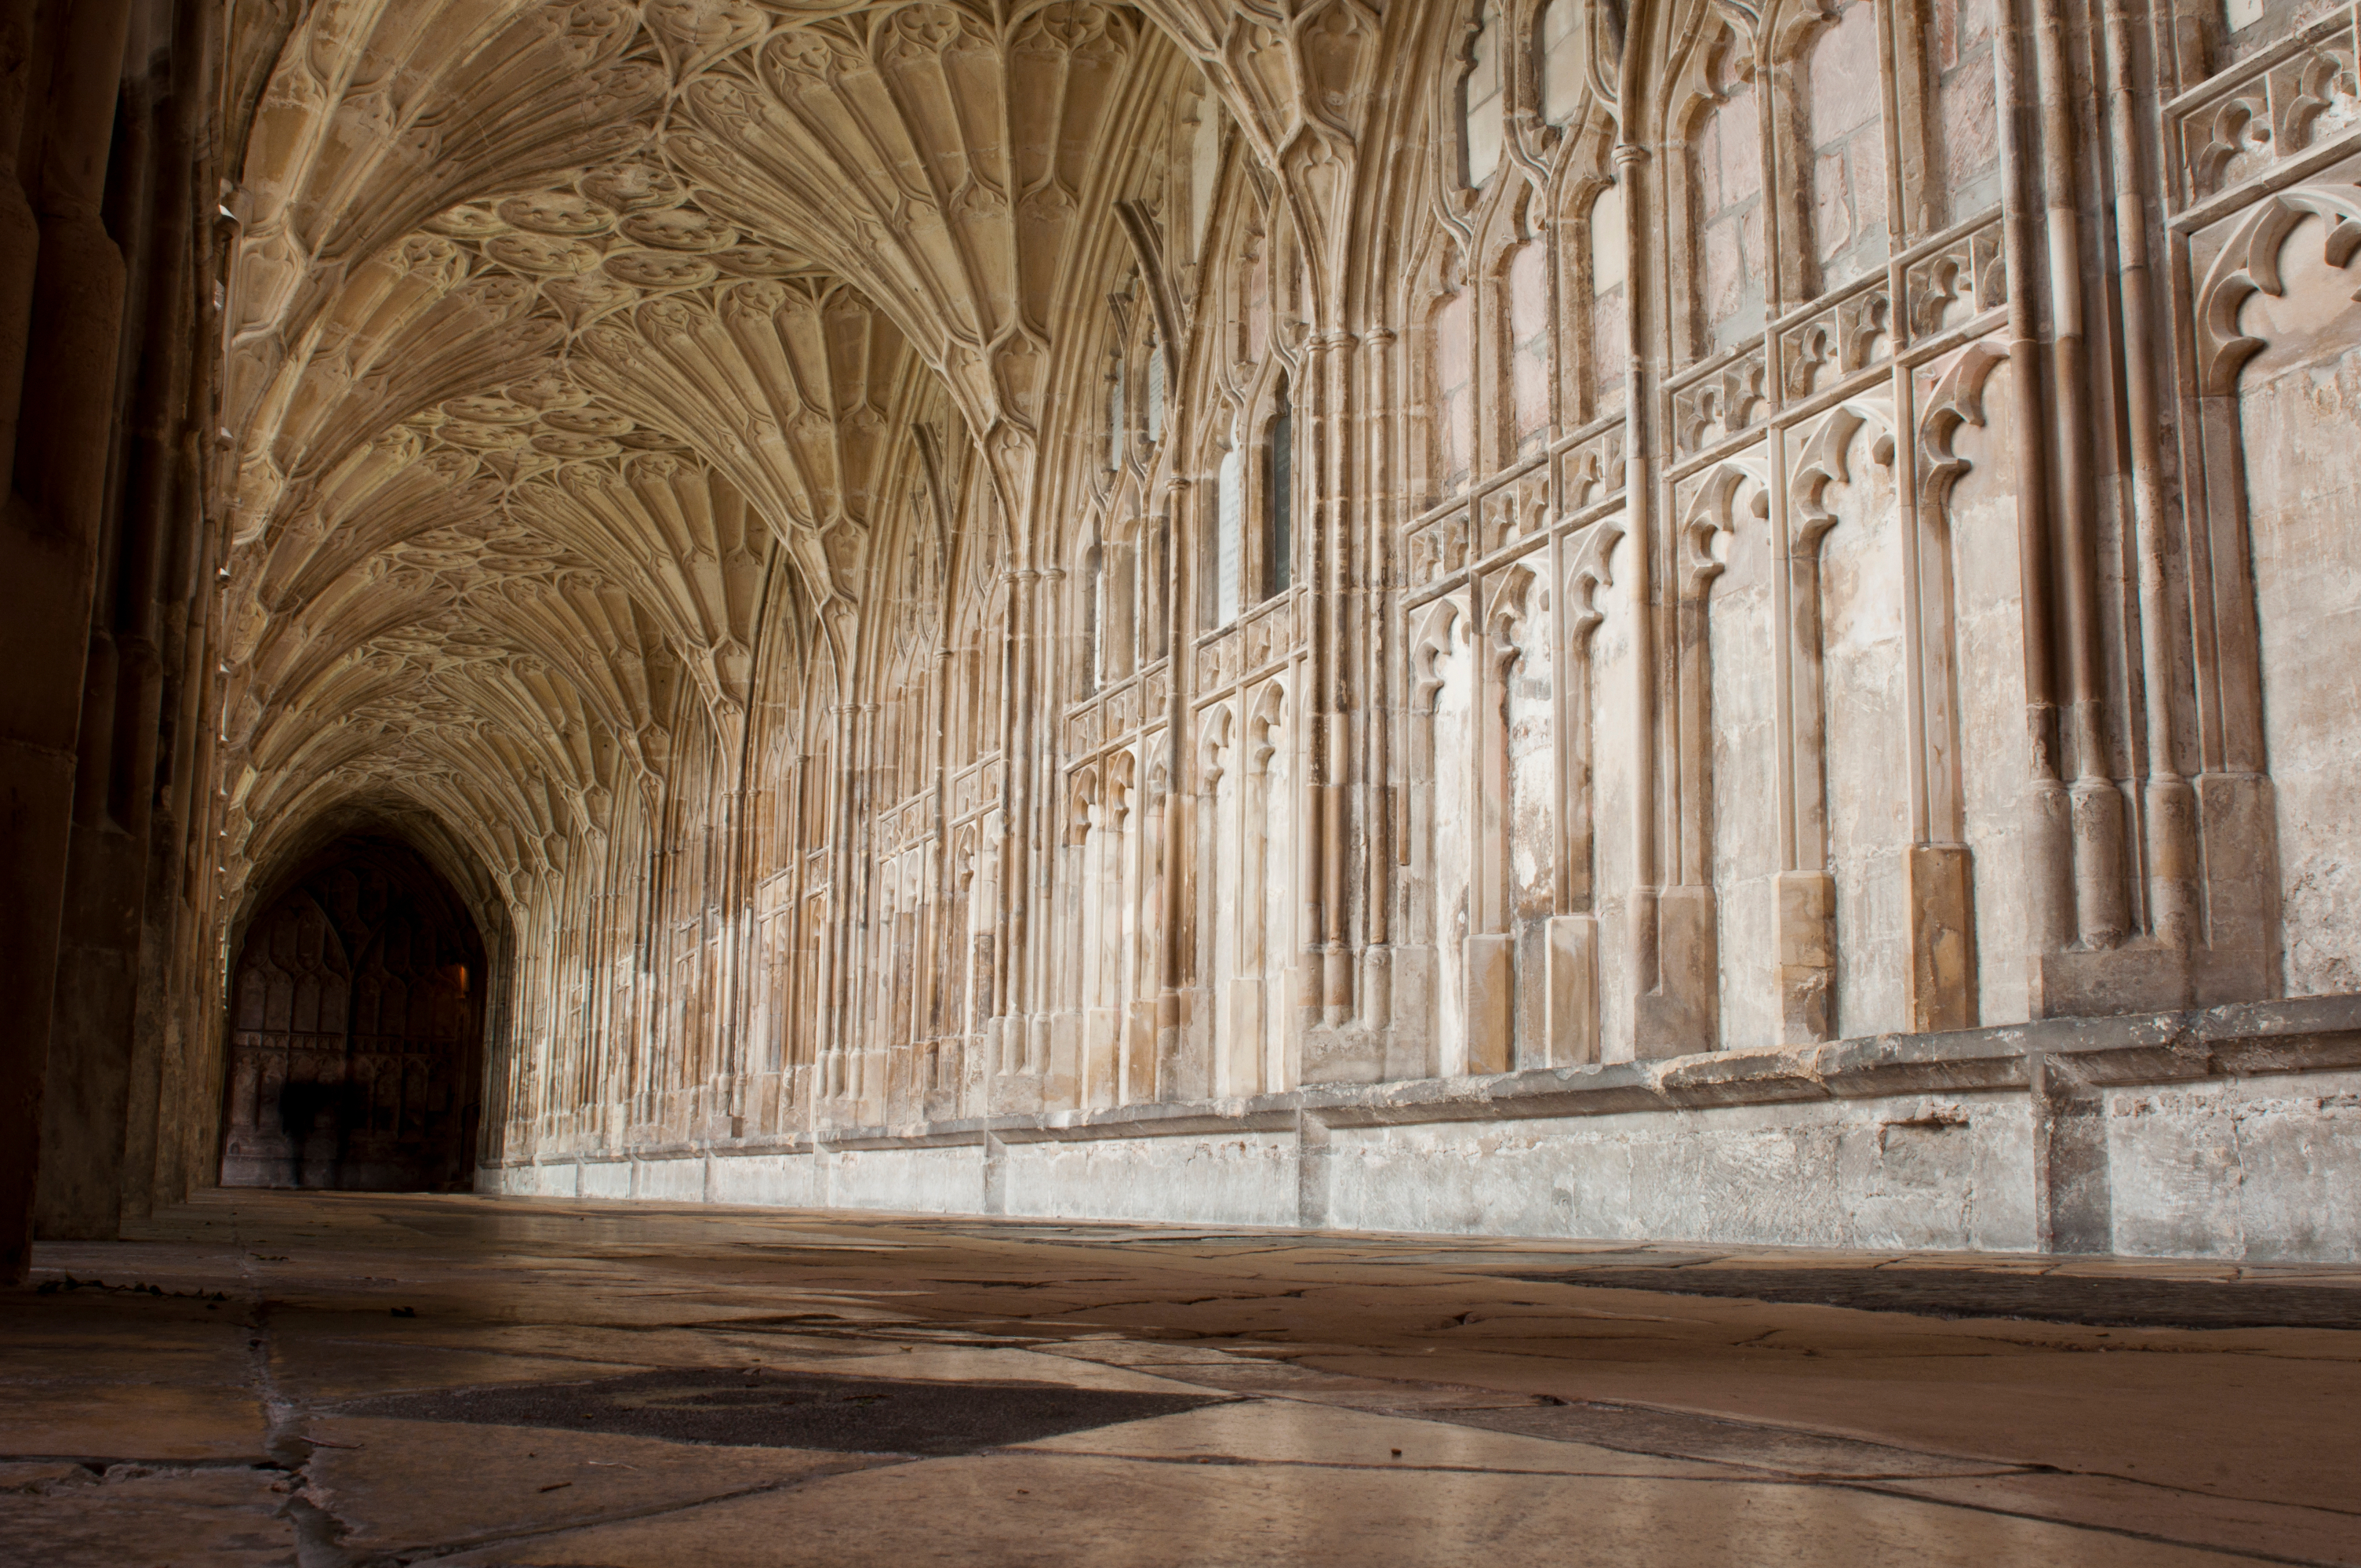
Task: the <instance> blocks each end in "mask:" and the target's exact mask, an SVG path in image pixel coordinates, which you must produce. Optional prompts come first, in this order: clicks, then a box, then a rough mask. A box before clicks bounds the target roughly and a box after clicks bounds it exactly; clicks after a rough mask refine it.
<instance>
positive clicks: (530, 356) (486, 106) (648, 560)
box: [224, 0, 1336, 875]
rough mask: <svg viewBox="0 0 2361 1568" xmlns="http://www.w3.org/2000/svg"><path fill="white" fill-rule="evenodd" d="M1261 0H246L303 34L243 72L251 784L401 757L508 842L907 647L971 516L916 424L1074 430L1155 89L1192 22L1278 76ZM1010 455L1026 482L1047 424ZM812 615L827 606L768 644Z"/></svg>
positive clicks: (377, 771) (352, 780)
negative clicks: (951, 1) (933, 493)
mask: <svg viewBox="0 0 2361 1568" xmlns="http://www.w3.org/2000/svg"><path fill="white" fill-rule="evenodd" d="M1330 3H1331V4H1335V3H1336V0H1330ZM1223 12H1224V8H1222V7H1213V9H1212V10H1209V11H1206V12H1204V13H1203V14H1202V15H1198V14H1194V13H1191V14H1188V15H1180V14H1176V15H1175V16H1169V17H1159V18H1158V19H1159V20H1160V21H1161V22H1162V23H1163V24H1164V27H1165V30H1162V31H1159V27H1156V26H1154V25H1149V24H1148V23H1144V22H1143V19H1142V13H1140V12H1137V11H1134V10H1130V9H1126V8H1120V7H1106V6H1101V5H1090V4H1076V3H1074V0H1052V3H1050V4H1046V5H990V4H983V5H932V4H923V3H922V4H884V5H879V4H871V3H830V0H808V3H807V0H761V3H759V4H757V3H751V0H319V3H315V4H313V5H310V6H308V7H307V8H303V9H302V14H301V15H300V16H295V17H293V18H292V19H290V18H289V17H287V16H283V15H280V14H279V13H278V12H276V11H273V10H272V8H270V7H269V6H254V5H247V6H242V7H241V15H240V18H239V21H238V25H237V28H236V31H235V33H234V37H236V38H239V39H240V40H241V41H247V40H256V41H261V42H264V43H266V44H269V43H276V44H277V45H278V52H277V56H276V59H275V60H273V61H271V62H270V63H269V66H268V69H267V70H265V69H263V67H262V66H261V65H259V64H258V62H257V61H254V60H245V59H241V60H238V61H237V62H236V64H235V65H234V68H233V70H232V71H231V72H230V79H229V82H228V91H229V93H231V94H232V101H231V102H230V103H229V104H227V105H225V112H226V113H228V114H229V115H232V116H233V117H234V116H235V115H236V114H237V113H238V112H239V98H238V95H240V94H258V96H257V98H256V101H255V106H254V110H253V115H252V120H251V126H250V133H249V135H248V137H247V150H246V157H245V159H244V163H243V166H242V167H243V173H242V180H241V183H240V185H239V187H238V189H237V191H236V192H235V193H234V194H233V195H232V196H231V197H230V198H229V201H228V204H229V206H230V209H231V211H232V212H233V213H234V214H236V217H237V219H238V220H239V223H240V225H241V226H240V229H239V232H238V235H237V237H236V263H235V269H234V271H233V275H232V278H231V286H230V293H231V302H230V305H229V309H228V349H229V366H228V369H227V372H226V379H225V399H224V406H225V413H224V419H225V423H226V424H227V425H228V426H229V427H230V428H232V429H235V430H237V431H238V432H239V433H240V440H241V451H240V454H239V458H238V461H237V462H236V465H234V466H232V468H231V469H230V470H229V472H230V473H231V474H232V475H233V476H234V477H233V478H232V479H231V481H230V482H231V483H233V484H234V485H235V495H234V496H233V497H230V498H227V499H228V500H229V501H230V504H231V508H232V510H234V512H235V514H236V518H237V520H238V526H237V528H236V534H235V543H234V548H233V553H232V556H231V560H230V565H229V592H228V595H227V602H226V605H225V613H226V628H225V631H226V636H225V652H226V653H227V655H228V657H227V660H226V663H225V674H226V675H227V679H228V688H229V689H228V693H227V698H228V700H227V701H226V702H225V716H226V717H225V726H224V737H225V740H226V741H227V742H228V744H229V745H230V747H231V748H232V762H231V765H230V767H229V768H228V769H227V771H226V775H225V776H228V777H233V778H236V777H243V778H245V779H247V780H248V781H254V780H256V779H258V778H259V777H260V776H261V775H262V774H266V773H267V774H269V775H271V777H270V779H269V782H268V783H267V784H251V783H250V784H249V785H248V786H247V787H249V788H252V789H254V790H255V791H256V792H257V793H255V794H254V795H252V796H251V797H250V798H249V799H247V801H246V806H245V808H246V811H247V817H249V819H251V817H252V816H253V814H254V813H255V812H257V811H258V810H262V809H265V807H266V806H267V807H268V809H269V810H272V811H282V810H289V809H302V810H309V811H316V810H321V809H326V808H327V806H328V805H329V804H330V803H333V802H334V801H335V800H336V799H338V798H341V797H340V796H339V795H338V794H337V792H338V791H339V790H343V791H346V792H350V791H364V792H367V791H375V792H379V793H382V792H385V791H391V792H393V794H394V795H398V796H400V797H401V798H403V799H408V800H412V801H415V802H418V803H419V804H420V805H422V806H424V807H425V808H427V809H430V810H434V811H456V812H460V813H462V814H463V815H466V816H468V817H470V818H471V819H470V820H468V821H467V822H464V823H463V822H460V821H456V820H455V821H454V823H453V828H454V830H455V831H457V832H460V833H461V834H462V835H463V836H465V837H466V838H467V839H468V841H469V842H470V843H471V844H475V845H477V846H478V848H480V849H481V850H483V851H484V852H485V854H486V856H487V862H486V863H487V865H488V866H489V867H490V868H491V869H492V872H493V874H495V875H505V874H509V873H511V872H516V871H519V870H522V868H523V861H520V860H519V859H517V857H518V856H519V855H523V856H525V857H526V858H527V859H531V858H532V852H531V851H530V850H529V846H530V845H532V844H533V843H537V842H539V841H540V840H541V839H545V838H546V837H547V836H548V835H549V833H550V832H552V831H553V830H554V828H553V808H552V807H551V806H550V805H549V801H548V798H547V797H548V795H549V794H550V791H551V790H552V789H555V791H556V792H557V794H558V796H559V797H560V798H561V799H563V800H564V801H566V803H568V804H567V808H566V809H567V810H568V811H571V812H573V813H575V814H577V815H578V816H580V817H582V819H583V820H584V821H585V822H603V821H604V820H605V819H606V818H607V817H608V816H609V813H611V812H612V811H614V810H616V809H620V806H619V800H620V797H624V796H626V795H628V796H629V797H630V798H631V800H633V801H634V802H637V801H638V800H639V798H640V796H641V795H642V791H641V790H639V789H636V788H634V789H629V790H627V789H626V788H625V785H626V784H628V783H629V782H630V781H631V779H633V778H639V779H642V780H646V779H653V778H654V777H657V776H660V775H663V774H664V773H666V771H667V770H668V769H670V768H672V767H673V766H675V764H676V762H677V761H678V759H679V757H680V756H681V754H682V753H681V750H680V747H681V742H682V740H683V739H684V733H683V726H684V725H686V726H688V727H689V729H690V730H692V731H694V732H696V733H697V734H699V735H701V736H702V737H704V739H702V740H699V741H698V744H699V745H700V746H702V747H704V748H706V749H707V750H710V749H711V747H712V745H713V744H716V743H718V741H717V739H716V738H717V737H719V735H723V734H727V733H730V732H732V730H733V727H736V726H740V725H742V723H743V722H744V721H745V718H746V716H747V714H748V712H749V709H750V707H751V705H752V701H753V694H754V692H755V691H756V689H757V685H758V682H759V681H761V680H762V679H763V677H762V675H761V671H760V663H761V661H762V660H763V659H764V658H770V659H778V658H782V657H785V658H790V659H801V658H804V657H808V656H811V654H812V652H813V651H815V650H818V649H820V648H823V647H833V648H834V649H835V650H836V653H835V656H836V657H838V658H840V659H841V658H846V657H850V656H851V655H852V652H853V650H855V649H856V648H859V647H862V646H865V645H867V644H869V643H872V642H874V641H877V639H878V638H879V637H880V636H881V635H882V632H881V631H880V629H879V627H877V626H875V625H871V624H870V621H872V620H874V619H875V618H874V617H873V616H864V613H863V607H864V605H865V603H866V601H867V600H868V599H869V598H872V597H873V596H875V595H878V594H881V593H886V592H890V591H894V590H891V589H889V588H887V587H885V586H884V584H883V580H882V577H881V576H880V574H881V573H883V572H884V571H885V570H886V569H887V565H888V564H887V561H886V558H885V553H886V552H887V551H888V550H889V548H890V550H891V551H893V552H895V553H896V554H895V558H896V559H897V560H898V554H899V553H901V552H903V551H904V550H905V549H906V546H905V545H903V544H901V543H898V542H899V541H901V540H903V539H905V538H906V537H917V535H914V534H912V532H911V531H912V530H913V529H914V528H917V529H919V530H920V531H921V532H922V533H923V532H924V531H925V530H927V529H931V528H933V527H935V526H936V524H937V522H938V521H939V520H936V519H932V518H931V517H930V518H929V520H928V521H927V522H925V523H923V524H921V523H919V522H917V521H916V520H915V519H905V518H904V517H902V515H901V511H902V510H904V509H907V508H909V507H911V506H913V505H924V506H926V507H928V508H932V507H934V506H935V505H936V504H937V503H936V502H935V500H933V499H928V496H927V493H926V491H925V486H926V485H927V484H928V482H929V481H928V479H927V477H926V476H927V475H928V473H930V472H932V471H933V470H934V469H938V468H940V467H941V466H942V465H941V462H940V460H939V458H938V459H937V460H935V462H934V463H933V464H932V466H931V467H930V466H929V464H928V461H927V460H925V459H923V458H922V457H921V455H919V452H918V448H917V442H918V440H919V439H920V437H919V432H920V431H924V432H927V433H928V434H927V436H926V437H925V439H927V440H930V441H933V442H935V443H936V444H937V445H938V447H941V446H943V445H945V444H948V445H949V446H950V447H963V446H965V445H967V444H970V443H975V442H981V441H983V439H984V437H985V436H986V435H987V434H988V433H994V432H1003V433H1005V432H1006V431H1008V430H1011V429H1013V430H1015V431H1016V432H1019V433H1024V434H1023V435H1022V437H1021V450H1022V451H1027V452H1029V451H1031V450H1032V449H1033V448H1032V437H1031V435H1030V434H1029V433H1030V432H1031V431H1032V430H1033V429H1034V427H1035V426H1036V425H1037V424H1038V421H1039V418H1040V414H1041V404H1042V400H1043V398H1044V397H1045V396H1046V395H1047V392H1048V389H1049V386H1050V385H1051V383H1052V380H1053V371H1052V369H1051V362H1052V352H1053V348H1054V343H1053V339H1054V338H1055V336H1056V334H1058V333H1059V332H1060V330H1061V323H1062V322H1063V320H1064V318H1065V316H1067V315H1069V314H1071V312H1072V309H1073V306H1072V305H1071V302H1065V301H1064V300H1063V292H1064V291H1071V290H1072V289H1073V288H1074V287H1075V285H1074V284H1073V283H1071V282H1070V281H1069V278H1068V275H1069V274H1070V273H1071V272H1073V271H1074V270H1075V269H1076V266H1077V255H1078V243H1077V242H1078V239H1079V236H1082V234H1084V233H1085V232H1088V225H1087V224H1086V223H1085V221H1084V219H1085V214H1086V213H1088V212H1091V211H1095V207H1096V205H1102V204H1104V203H1105V202H1107V201H1111V200H1112V199H1113V197H1112V195H1111V194H1110V193H1109V192H1110V191H1111V189H1112V186H1113V184H1115V183H1116V182H1119V181H1120V179H1122V178H1125V176H1122V175H1121V174H1120V170H1124V169H1126V168H1129V167H1130V163H1129V162H1128V161H1126V160H1127V159H1133V158H1135V157H1136V156H1137V153H1136V151H1135V149H1134V148H1133V147H1132V144H1133V143H1134V142H1137V141H1138V140H1140V139H1141V138H1140V137H1139V134H1138V130H1139V126H1140V125H1141V124H1143V123H1144V122H1142V121H1141V120H1140V118H1139V116H1140V115H1143V114H1144V113H1146V112H1148V104H1147V103H1146V100H1147V99H1149V98H1155V97H1159V95H1165V94H1169V93H1171V92H1173V91H1177V90H1179V83H1180V81H1181V78H1182V77H1183V76H1184V75H1185V74H1186V73H1187V67H1186V66H1185V65H1182V64H1180V59H1181V55H1182V54H1183V53H1185V55H1186V56H1187V57H1188V58H1190V59H1193V60H1198V61H1199V62H1200V63H1201V64H1202V65H1203V66H1204V67H1205V68H1206V70H1207V71H1208V73H1209V76H1210V77H1211V78H1212V80H1213V82H1214V86H1215V90H1216V91H1217V92H1219V93H1222V94H1223V95H1224V97H1225V98H1227V99H1229V100H1231V101H1232V102H1233V103H1234V104H1235V105H1236V106H1237V107H1239V108H1240V109H1241V110H1243V111H1244V112H1247V113H1261V111H1260V110H1257V109H1256V108H1255V106H1254V105H1255V103H1257V102H1259V100H1257V99H1254V98H1253V97H1252V95H1251V94H1249V93H1246V92H1245V91H1244V90H1242V89H1241V88H1240V87H1239V86H1238V85H1237V83H1236V82H1235V81H1234V80H1233V74H1234V67H1235V62H1236V61H1239V60H1244V61H1246V62H1248V63H1249V64H1250V65H1251V64H1253V62H1254V61H1255V60H1257V59H1258V58H1259V57H1258V56H1256V55H1255V53H1254V51H1253V50H1252V49H1246V51H1245V52H1244V53H1241V52H1240V47H1241V46H1240V45H1239V41H1238V40H1239V39H1240V38H1247V37H1248V34H1247V33H1246V32H1241V31H1240V29H1241V28H1243V27H1248V23H1247V22H1246V21H1245V20H1242V19H1241V18H1239V17H1235V16H1224V14H1223ZM1273 20H1276V21H1277V24H1278V25H1279V29H1280V33H1285V31H1286V24H1285V23H1284V22H1283V19H1275V18H1274V19H1273ZM1253 25H1255V26H1259V25H1260V24H1258V23H1257V24H1253ZM1168 34H1169V35H1170V36H1168ZM1271 37H1273V38H1276V37H1279V34H1272V35H1271ZM1172 38H1181V39H1183V40H1184V48H1183V49H1182V50H1181V51H1180V52H1176V51H1175V49H1174V48H1173V45H1172V42H1171V39H1172ZM1290 47H1291V46H1290ZM1263 63H1264V64H1268V61H1265V62H1263ZM1260 68H1261V67H1260V66H1256V67H1255V69H1260ZM258 84H260V85H258ZM1257 91H1259V89H1257ZM1264 96H1265V97H1268V93H1265V94H1264ZM1265 117H1266V118H1268V115H1266V116H1265ZM1300 117H1301V116H1297V117H1296V118H1298V119H1300ZM1281 121H1284V123H1285V124H1294V123H1295V121H1294V120H1289V119H1286V117H1285V116H1281ZM1281 121H1273V122H1271V128H1270V129H1269V131H1268V136H1267V137H1266V139H1268V137H1275V136H1279V135H1280V134H1282V132H1283V130H1284V125H1283V124H1282V123H1281ZM1274 145H1275V144H1274ZM1083 265H1085V266H1087V267H1089V268H1096V267H1097V266H1098V265H1099V258H1098V255H1097V251H1096V250H1095V249H1093V250H1092V251H1091V252H1090V257H1089V259H1088V260H1087V261H1086V262H1084V263H1083ZM1084 292H1085V293H1088V292H1090V291H1089V290H1087V289H1086V290H1084ZM1091 297H1092V299H1093V300H1095V298H1096V296H1095V294H1092V296H1091ZM988 449H989V450H990V451H991V452H992V454H993V455H994V472H996V473H998V474H999V475H1000V479H999V480H998V481H997V482H1000V483H1002V484H1004V485H1005V486H1006V487H1007V488H1005V490H1004V492H1003V493H1004V495H1005V497H1007V498H1009V499H1011V501H1012V502H1013V503H1014V504H1016V505H1019V506H1022V505H1023V504H1025V503H1024V502H1023V501H1022V500H1021V499H1020V498H1022V497H1023V496H1025V495H1026V494H1027V493H1028V492H1027V483H1028V481H1027V480H1025V479H1023V478H1021V477H1015V476H1012V475H1011V474H1010V473H1009V472H1008V470H1007V465H1008V464H1009V463H1010V462H1012V461H1019V460H1021V461H1027V462H1029V461H1031V460H1032V459H1031V458H1029V457H1021V458H1012V457H1011V456H1010V455H1009V454H1010V452H1011V450H1012V449H1011V448H1010V447H1009V446H1008V444H1007V441H1006V439H1005V435H1004V436H1003V437H997V438H995V441H994V443H993V444H991V445H990V446H989V448H988ZM959 467H960V468H961V470H962V471H963V470H964V468H965V465H964V464H963V463H962V464H961V465H959ZM932 482H934V483H940V482H942V481H941V479H940V478H939V477H938V478H936V479H935V480H934V481H932ZM914 496H915V497H917V498H919V499H917V500H914V499H913V497H914ZM927 537H931V535H930V534H928V535H927ZM889 541H890V542H896V543H891V544H890V545H889V544H888V543H887V542H889ZM930 548H931V549H932V551H933V552H934V555H930V556H929V557H928V558H929V559H933V558H935V556H936V555H939V556H941V557H942V558H943V559H949V558H950V556H951V554H954V553H955V551H956V545H955V543H953V542H950V541H943V542H940V543H936V544H934V545H932V546H931V547H930ZM896 569H898V568H896ZM932 569H933V570H934V571H935V572H936V573H937V574H938V575H939V572H940V567H939V565H938V566H937V567H935V568H932ZM831 606H832V607H833V609H832V610H829V613H828V614H826V615H823V613H822V612H823V610H824V609H828V607H831ZM782 616H784V617H786V618H788V619H787V620H785V621H780V620H779V618H780V617H782ZM774 622H776V623H778V624H781V625H785V626H791V627H796V628H801V627H804V626H806V625H807V624H808V625H809V626H811V627H814V628H817V627H819V626H822V625H825V627H826V628H827V629H828V630H827V632H826V635H825V636H823V637H813V636H811V635H808V634H807V631H806V630H790V631H786V632H783V633H780V634H776V635H775V636H774V641H775V642H776V644H777V649H776V651H775V652H770V653H767V654H765V653H763V652H762V650H763V640H764V638H765V636H766V635H773V634H770V633H766V632H765V630H764V628H765V626H766V625H770V624H773V623H774ZM896 624H897V625H898V624H899V622H898V621H897V622H896ZM895 635H896V638H897V640H898V641H907V637H906V636H905V635H903V634H902V633H899V632H897V633H896V634H895ZM897 645H898V643H897ZM905 652H907V651H905ZM730 744H731V745H733V746H734V745H735V744H736V743H735V742H730ZM699 754H700V755H702V754H703V753H702V752H700V753H699ZM537 781H538V782H537ZM536 802H538V804H536ZM633 808H634V809H641V808H642V807H641V806H636V805H635V806H634V807H633ZM482 813H489V814H491V816H490V817H486V818H484V819H482V820H474V819H473V817H475V816H476V815H477V814H482ZM556 815H557V816H558V817H563V816H565V815H566V812H564V811H561V812H558V813H557V814H556Z"/></svg>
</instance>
